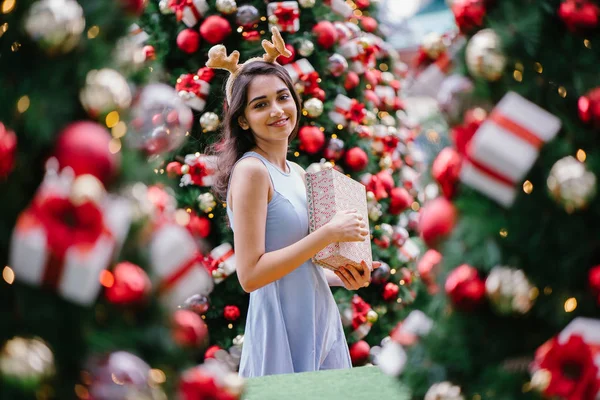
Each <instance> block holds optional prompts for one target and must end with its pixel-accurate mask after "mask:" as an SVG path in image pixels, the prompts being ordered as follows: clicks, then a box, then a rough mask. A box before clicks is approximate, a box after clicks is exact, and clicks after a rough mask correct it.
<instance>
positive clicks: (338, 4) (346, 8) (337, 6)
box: [323, 0, 354, 19]
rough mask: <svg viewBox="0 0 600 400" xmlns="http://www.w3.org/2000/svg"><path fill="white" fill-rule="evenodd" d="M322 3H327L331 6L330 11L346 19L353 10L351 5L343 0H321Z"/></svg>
mask: <svg viewBox="0 0 600 400" xmlns="http://www.w3.org/2000/svg"><path fill="white" fill-rule="evenodd" d="M323 3H325V4H326V5H328V6H329V7H330V8H331V11H333V12H334V13H336V14H337V15H339V16H341V17H344V18H346V19H347V18H350V17H351V16H352V13H353V12H354V11H353V10H352V7H350V5H349V4H348V3H346V2H345V1H344V0H323Z"/></svg>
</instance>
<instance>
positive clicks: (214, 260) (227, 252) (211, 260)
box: [203, 243, 235, 284]
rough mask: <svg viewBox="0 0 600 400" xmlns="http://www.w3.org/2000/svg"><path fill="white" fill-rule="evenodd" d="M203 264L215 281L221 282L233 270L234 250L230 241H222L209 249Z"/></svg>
mask: <svg viewBox="0 0 600 400" xmlns="http://www.w3.org/2000/svg"><path fill="white" fill-rule="evenodd" d="M203 262H204V265H205V266H206V268H207V269H208V270H209V271H210V273H211V275H212V277H213V280H214V282H215V283H217V284H218V283H221V282H223V280H224V279H225V278H227V277H228V276H229V275H231V274H233V273H234V272H235V252H234V251H233V247H232V246H231V244H230V243H223V244H221V245H219V246H217V247H215V248H214V249H212V250H211V252H210V254H209V255H208V256H207V257H205V258H204V260H203Z"/></svg>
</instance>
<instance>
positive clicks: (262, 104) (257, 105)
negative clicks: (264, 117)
mask: <svg viewBox="0 0 600 400" xmlns="http://www.w3.org/2000/svg"><path fill="white" fill-rule="evenodd" d="M265 105H266V103H256V104H255V105H254V108H262V107H264V106H265Z"/></svg>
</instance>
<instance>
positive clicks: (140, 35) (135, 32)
mask: <svg viewBox="0 0 600 400" xmlns="http://www.w3.org/2000/svg"><path fill="white" fill-rule="evenodd" d="M129 36H130V37H131V38H132V39H133V42H134V43H135V44H137V45H139V46H141V45H143V44H145V43H146V40H148V39H149V38H150V35H148V34H147V33H146V32H145V31H144V30H143V29H142V28H141V27H140V26H139V25H138V24H133V25H131V26H130V27H129Z"/></svg>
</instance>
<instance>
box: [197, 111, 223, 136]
mask: <svg viewBox="0 0 600 400" xmlns="http://www.w3.org/2000/svg"><path fill="white" fill-rule="evenodd" d="M220 123H221V121H219V116H218V115H217V114H215V113H214V112H205V113H204V114H202V116H201V117H200V126H202V129H205V130H206V131H208V132H214V131H216V130H217V129H218V128H219V124H220Z"/></svg>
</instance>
